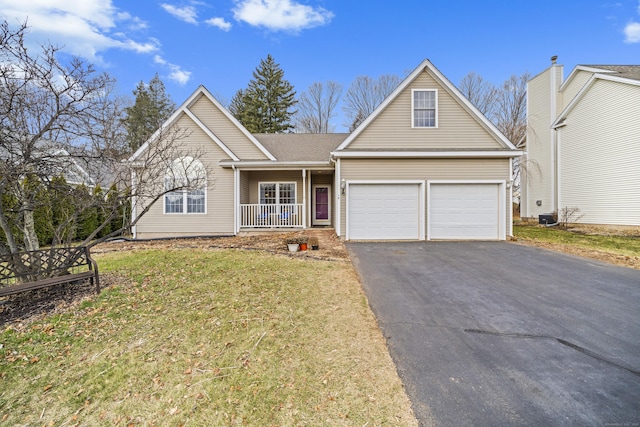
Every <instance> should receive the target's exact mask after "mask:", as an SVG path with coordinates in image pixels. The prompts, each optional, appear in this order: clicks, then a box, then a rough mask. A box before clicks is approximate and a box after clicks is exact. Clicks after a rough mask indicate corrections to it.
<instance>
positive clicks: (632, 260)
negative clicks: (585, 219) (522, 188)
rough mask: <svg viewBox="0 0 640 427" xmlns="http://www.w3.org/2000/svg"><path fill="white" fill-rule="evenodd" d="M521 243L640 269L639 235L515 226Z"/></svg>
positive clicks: (594, 229) (590, 229) (589, 229)
mask: <svg viewBox="0 0 640 427" xmlns="http://www.w3.org/2000/svg"><path fill="white" fill-rule="evenodd" d="M513 233H514V236H515V238H516V239H517V240H518V241H521V242H522V241H524V242H526V243H531V244H536V245H539V246H543V247H547V248H549V249H555V250H560V251H563V252H568V253H573V254H576V255H580V256H587V257H591V258H594V259H598V260H601V261H605V262H610V263H614V264H620V265H625V266H627V267H632V268H637V269H640V234H637V233H636V234H634V233H626V234H625V233H613V232H604V231H603V230H598V229H596V228H593V227H575V228H569V229H568V230H563V229H561V228H556V227H543V226H538V225H514V227H513Z"/></svg>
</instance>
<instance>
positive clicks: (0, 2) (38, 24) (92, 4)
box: [0, 0, 159, 62]
mask: <svg viewBox="0 0 640 427" xmlns="http://www.w3.org/2000/svg"><path fill="white" fill-rule="evenodd" d="M0 10H2V17H3V18H4V19H6V20H7V21H8V22H10V23H12V22H13V23H16V24H17V23H19V22H24V21H25V20H27V22H28V25H29V31H30V37H29V39H30V40H32V41H33V42H34V43H42V42H46V41H51V42H52V43H54V44H57V45H59V46H62V47H63V50H64V51H65V52H68V53H71V54H73V55H77V56H81V57H83V58H86V59H89V60H91V61H94V62H102V58H101V57H100V55H99V54H100V53H101V52H103V51H105V50H107V49H111V48H117V49H124V50H131V51H134V52H138V53H148V52H153V51H157V50H158V47H159V43H158V42H157V41H156V40H153V39H148V40H144V41H138V40H134V39H133V38H132V37H131V36H129V35H127V34H126V33H124V32H122V28H119V27H120V26H123V27H130V26H132V27H135V28H138V29H140V28H144V27H145V26H146V23H145V22H144V21H142V20H140V19H139V18H136V17H132V16H131V15H129V14H128V13H126V12H121V11H119V10H118V9H117V8H116V7H114V6H113V5H112V2H111V0H30V1H25V0H0Z"/></svg>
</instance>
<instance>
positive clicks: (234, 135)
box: [189, 96, 268, 160]
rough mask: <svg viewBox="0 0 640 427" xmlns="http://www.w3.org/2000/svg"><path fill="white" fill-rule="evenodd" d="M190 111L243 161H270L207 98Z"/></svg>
mask: <svg viewBox="0 0 640 427" xmlns="http://www.w3.org/2000/svg"><path fill="white" fill-rule="evenodd" d="M189 110H190V111H191V112H192V113H193V114H195V115H196V117H198V119H200V121H201V122H202V123H204V124H205V126H206V127H207V128H208V129H209V130H210V131H211V132H213V134H215V135H216V136H217V137H218V138H219V139H220V140H221V141H222V142H223V143H224V144H225V145H226V146H227V148H229V150H231V151H232V152H233V153H234V154H235V155H236V156H238V158H240V159H241V160H243V159H247V160H268V159H267V157H266V156H265V155H264V154H263V153H262V152H261V151H260V150H259V149H258V147H256V145H255V144H254V143H253V142H251V140H249V139H248V138H247V136H246V135H245V134H244V133H243V132H242V131H241V130H240V129H238V127H237V126H236V125H235V124H234V123H233V122H232V121H231V120H229V118H228V117H227V116H226V115H224V114H223V113H222V111H220V110H219V109H218V108H216V106H215V105H214V104H213V103H212V102H211V101H209V99H208V98H207V97H206V96H201V97H200V98H199V99H198V100H197V101H196V102H194V103H193V104H192V105H191V106H189Z"/></svg>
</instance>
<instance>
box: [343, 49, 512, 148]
mask: <svg viewBox="0 0 640 427" xmlns="http://www.w3.org/2000/svg"><path fill="white" fill-rule="evenodd" d="M425 69H428V70H429V71H431V72H432V73H433V74H434V75H435V76H436V78H437V79H438V80H439V81H440V82H441V83H442V84H443V85H444V86H445V87H446V88H447V89H448V90H449V93H451V94H452V95H453V96H454V97H455V98H457V99H458V100H459V101H460V102H461V103H463V104H464V105H465V106H466V107H467V108H468V109H469V111H470V112H471V113H472V114H474V115H475V116H476V117H477V118H478V119H479V120H480V121H481V122H482V123H483V124H484V125H485V126H486V127H487V129H489V131H490V132H492V133H493V134H494V135H495V136H496V137H497V138H498V140H499V141H500V142H501V143H502V144H503V145H504V147H505V148H511V149H514V150H515V149H516V147H515V146H514V145H513V144H512V143H511V142H510V141H509V140H508V139H507V138H506V137H505V136H504V135H503V134H502V132H500V131H499V130H498V128H496V127H495V126H494V124H493V123H491V122H490V121H489V120H488V119H487V118H486V117H485V116H484V114H482V113H481V112H480V110H478V109H477V108H476V107H475V106H474V105H473V104H472V103H471V102H470V101H469V100H468V99H467V98H466V97H465V96H464V95H463V94H462V92H460V91H459V90H458V88H457V87H456V86H455V85H454V84H453V83H451V82H450V81H449V79H447V78H446V77H445V76H444V74H442V73H441V72H440V71H439V70H438V69H437V68H436V67H435V66H434V65H433V64H432V63H431V61H429V60H428V59H425V60H424V61H422V62H421V63H420V65H418V66H417V67H416V69H415V70H413V72H411V74H409V76H407V78H406V79H404V80H403V81H402V83H400V84H399V85H398V87H397V88H396V89H395V90H394V91H393V92H391V94H390V95H389V96H387V98H386V99H385V100H384V101H383V102H382V104H380V105H379V106H378V108H376V109H375V110H374V111H373V113H371V115H370V116H369V117H367V118H366V119H365V120H364V121H363V122H362V123H360V126H358V127H357V128H356V129H355V130H354V131H353V132H352V133H351V134H350V135H349V136H348V137H347V139H345V140H344V141H343V142H342V144H340V145H339V146H338V148H336V151H340V150H344V149H345V148H347V147H348V146H349V144H351V142H353V140H354V139H356V138H357V137H358V135H360V134H361V133H362V132H363V131H364V129H366V128H367V126H369V124H370V123H371V122H372V121H374V120H375V119H376V117H378V116H379V115H380V113H381V112H382V111H383V110H384V109H385V108H387V106H388V105H389V104H390V103H391V102H393V100H394V99H396V98H397V97H398V95H400V93H401V92H403V91H404V90H405V89H406V88H407V87H408V86H409V85H410V84H411V83H412V82H413V81H414V80H415V79H416V78H417V77H418V76H419V75H420V74H421V73H422V72H423V71H424V70H425Z"/></svg>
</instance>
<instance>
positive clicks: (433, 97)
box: [411, 89, 438, 128]
mask: <svg viewBox="0 0 640 427" xmlns="http://www.w3.org/2000/svg"><path fill="white" fill-rule="evenodd" d="M412 95H413V98H412V99H411V103H412V110H413V123H412V127H414V128H436V127H438V91H437V90H436V89H414V90H413V91H412Z"/></svg>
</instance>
